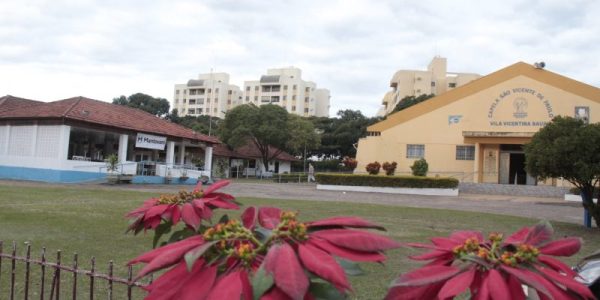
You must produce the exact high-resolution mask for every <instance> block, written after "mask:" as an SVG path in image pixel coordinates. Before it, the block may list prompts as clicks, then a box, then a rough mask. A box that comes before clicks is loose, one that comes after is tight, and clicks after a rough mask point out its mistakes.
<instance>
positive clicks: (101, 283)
mask: <svg viewBox="0 0 600 300" xmlns="http://www.w3.org/2000/svg"><path fill="white" fill-rule="evenodd" d="M78 259H79V258H78V255H77V254H76V253H75V254H74V255H73V260H72V262H71V263H64V261H63V257H62V253H61V251H60V250H58V251H57V252H56V259H55V262H51V261H49V260H48V257H47V255H46V248H42V251H41V254H40V256H39V259H35V258H32V257H31V245H29V244H27V246H26V250H25V256H19V255H17V244H16V243H15V242H13V243H12V249H10V250H9V251H8V252H4V243H3V241H0V299H9V300H14V299H25V300H28V299H40V300H44V299H47V300H60V299H61V297H62V298H63V299H73V300H75V299H88V298H89V299H90V300H94V299H99V298H100V297H98V296H97V294H98V293H101V294H103V295H105V296H106V298H105V299H109V300H112V299H113V297H116V298H115V299H128V300H130V299H134V298H133V297H134V293H135V294H137V293H139V292H141V289H140V287H143V286H145V285H146V284H147V283H142V282H139V281H134V280H133V268H132V266H128V268H127V278H120V277H117V276H115V275H114V263H113V261H112V260H111V261H110V262H109V263H108V273H107V274H104V273H100V272H98V271H97V269H96V268H97V266H96V260H95V258H94V257H92V258H91V259H90V265H91V269H90V270H86V269H82V268H80V265H79V262H78ZM6 264H8V266H6ZM19 265H24V266H21V267H19ZM7 268H8V269H7ZM6 276H8V277H9V278H8V279H5V278H4V277H6ZM21 279H22V280H23V281H24V282H21V281H20V280H21ZM37 280H39V281H37ZM6 282H7V283H8V288H7V284H6ZM65 285H66V286H65ZM35 286H37V289H35V288H34V287H35ZM117 286H120V287H121V288H119V289H117ZM61 288H62V290H61ZM34 289H35V290H34ZM117 291H119V293H117ZM121 291H122V292H123V295H121V293H120V292H121ZM4 295H7V296H8V297H6V296H4Z"/></svg>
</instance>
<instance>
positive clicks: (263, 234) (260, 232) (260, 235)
mask: <svg viewBox="0 0 600 300" xmlns="http://www.w3.org/2000/svg"><path fill="white" fill-rule="evenodd" d="M254 232H255V233H256V238H257V239H258V240H259V241H260V242H261V243H264V242H266V241H267V240H268V239H269V238H270V237H271V235H273V231H272V230H269V229H266V228H264V227H260V226H256V227H255V228H254Z"/></svg>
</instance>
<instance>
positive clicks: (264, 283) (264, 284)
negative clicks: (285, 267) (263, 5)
mask: <svg viewBox="0 0 600 300" xmlns="http://www.w3.org/2000/svg"><path fill="white" fill-rule="evenodd" d="M273 283H274V280H273V276H271V275H270V274H267V271H265V268H264V264H262V265H261V266H260V268H258V270H257V271H256V272H255V273H254V276H252V293H253V295H254V300H259V299H260V297H261V296H262V295H263V294H264V293H265V292H266V291H268V290H269V289H270V288H271V287H272V286H273Z"/></svg>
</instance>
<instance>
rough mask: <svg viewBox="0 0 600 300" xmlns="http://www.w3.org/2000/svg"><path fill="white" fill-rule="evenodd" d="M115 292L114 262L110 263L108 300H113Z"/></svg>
mask: <svg viewBox="0 0 600 300" xmlns="http://www.w3.org/2000/svg"><path fill="white" fill-rule="evenodd" d="M112 292H113V261H112V260H111V261H109V262H108V300H112Z"/></svg>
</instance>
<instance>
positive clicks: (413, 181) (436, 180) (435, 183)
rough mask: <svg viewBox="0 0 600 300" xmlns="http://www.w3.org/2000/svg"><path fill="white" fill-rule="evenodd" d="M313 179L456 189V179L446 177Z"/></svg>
mask: <svg viewBox="0 0 600 300" xmlns="http://www.w3.org/2000/svg"><path fill="white" fill-rule="evenodd" d="M315 178H316V180H317V183H318V184H326V185H350V186H380V187H398V188H439V189H454V188H457V187H458V179H455V178H448V177H421V176H378V175H354V174H324V173H317V174H316V175H315Z"/></svg>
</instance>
